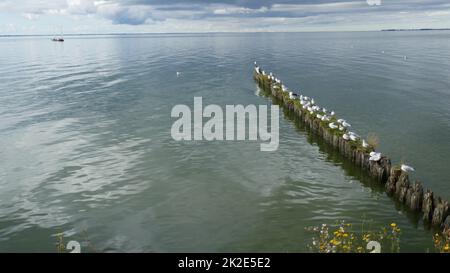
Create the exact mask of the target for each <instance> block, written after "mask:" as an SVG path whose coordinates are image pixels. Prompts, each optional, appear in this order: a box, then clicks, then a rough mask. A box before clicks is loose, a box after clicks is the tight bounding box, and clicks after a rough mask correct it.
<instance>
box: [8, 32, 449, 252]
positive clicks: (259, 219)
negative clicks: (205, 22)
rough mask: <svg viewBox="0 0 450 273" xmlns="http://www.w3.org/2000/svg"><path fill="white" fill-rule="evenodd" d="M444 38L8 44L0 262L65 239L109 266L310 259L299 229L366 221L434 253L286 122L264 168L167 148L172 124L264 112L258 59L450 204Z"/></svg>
mask: <svg viewBox="0 0 450 273" xmlns="http://www.w3.org/2000/svg"><path fill="white" fill-rule="evenodd" d="M449 35H450V34H449V32H445V31H441V32H422V33H398V32H397V33H321V34H314V33H308V34H289V35H288V34H220V35H219V34H215V35H212V34H209V35H148V36H137V37H133V36H130V37H119V36H115V37H73V38H71V39H68V40H67V42H66V43H64V44H56V43H50V42H49V41H48V39H46V38H38V37H36V38H3V39H0V50H1V51H2V52H4V54H2V55H1V56H0V62H1V63H2V65H1V66H0V147H1V149H0V162H1V163H0V251H56V246H55V244H56V241H57V238H56V234H57V233H58V232H64V234H65V237H66V238H67V239H74V240H79V241H86V240H89V241H90V242H91V244H92V245H93V246H95V249H97V250H99V251H281V252H284V251H305V245H306V244H307V243H310V238H311V234H309V233H307V232H306V231H305V227H308V226H312V225H319V224H322V223H334V222H335V221H337V220H347V221H351V222H355V223H360V222H361V221H362V220H363V219H368V220H371V221H373V223H374V226H377V225H386V224H387V223H390V222H397V223H398V224H399V225H400V226H401V227H402V230H403V234H402V250H403V251H425V250H426V249H427V248H430V247H432V244H431V237H430V236H431V235H430V232H428V231H424V230H423V227H422V225H421V224H420V223H418V222H417V219H416V218H415V217H416V216H414V215H408V214H407V213H405V212H404V211H403V209H402V208H401V206H398V205H397V204H395V203H394V202H393V201H392V200H391V199H390V198H389V197H387V196H386V195H385V194H384V192H383V189H382V188H380V186H379V185H377V184H376V182H374V181H372V180H371V179H370V178H368V177H367V176H365V175H364V173H362V172H361V171H359V170H357V169H355V168H353V167H352V166H351V164H350V163H349V162H347V161H346V160H345V159H343V158H342V157H341V156H340V155H339V154H337V153H336V152H335V151H333V150H332V149H331V148H330V147H328V146H327V145H325V144H324V143H322V142H321V140H320V139H317V138H316V137H315V136H314V135H312V134H310V133H309V132H308V131H307V130H305V128H303V127H302V126H301V124H299V123H298V122H297V121H296V120H295V119H294V118H293V117H292V116H289V115H284V118H282V119H281V120H280V132H281V135H280V147H279V149H278V151H277V152H272V153H267V152H260V149H259V143H255V142H207V141H199V142H176V141H173V140H172V139H171V137H170V127H171V124H172V122H173V120H172V119H171V118H170V110H171V108H172V107H173V106H174V105H176V104H187V105H192V102H193V97H194V96H202V97H203V102H204V104H212V103H214V104H219V105H221V106H224V105H226V104H244V105H246V104H270V103H271V100H270V99H268V98H265V97H263V96H255V94H256V95H260V94H259V92H258V89H257V88H256V87H255V84H254V82H253V81H252V78H251V72H252V71H251V69H252V67H251V66H252V64H253V61H254V60H258V61H259V62H260V63H262V64H263V65H264V67H265V68H267V69H270V70H272V71H274V72H276V73H277V74H278V75H279V76H280V77H281V78H282V79H283V80H284V81H285V83H286V84H287V85H288V86H289V87H292V88H294V89H301V91H302V93H304V94H306V95H309V96H313V97H314V98H315V99H316V100H317V101H318V102H319V103H320V104H322V105H323V106H326V107H327V108H332V107H333V110H335V111H336V112H337V113H338V114H339V115H340V116H343V117H344V118H346V119H347V120H349V121H351V123H352V125H353V127H354V129H355V130H356V131H358V132H359V133H360V134H362V135H367V134H368V133H370V132H374V133H377V135H378V136H379V137H380V140H381V146H380V149H381V150H382V151H383V152H386V153H387V154H388V155H390V156H391V157H392V158H393V159H394V160H400V159H402V158H404V159H408V161H409V162H410V163H411V164H412V165H413V166H415V167H416V169H417V174H415V176H416V177H417V178H419V179H422V180H423V182H424V184H425V185H426V186H429V187H431V188H433V189H434V190H435V191H436V192H439V193H441V194H442V195H443V196H446V197H449V196H450V191H449V190H448V187H447V182H446V181H448V174H449V173H448V170H447V167H448V163H447V162H448V161H447V159H446V155H447V154H448V153H449V152H450V146H449V144H448V139H449V137H450V122H449V120H450V110H449V109H450V107H448V105H450V92H449V90H450V79H449V75H450V73H449V72H450V63H449V61H448V60H450V58H448V57H449V52H450V48H449V47H450V44H449V43H448V38H449ZM255 45H257V46H255ZM405 55H406V56H408V58H407V59H406V60H405V59H404V58H403V56H405ZM177 71H180V72H181V74H180V75H179V77H177V75H176V72H177ZM82 247H86V245H85V244H84V245H82Z"/></svg>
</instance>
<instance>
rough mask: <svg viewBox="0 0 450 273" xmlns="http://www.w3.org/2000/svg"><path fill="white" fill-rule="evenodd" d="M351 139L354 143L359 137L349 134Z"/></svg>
mask: <svg viewBox="0 0 450 273" xmlns="http://www.w3.org/2000/svg"><path fill="white" fill-rule="evenodd" d="M349 137H350V139H351V140H352V141H356V140H357V139H358V138H359V136H358V135H357V134H355V133H353V132H350V133H349Z"/></svg>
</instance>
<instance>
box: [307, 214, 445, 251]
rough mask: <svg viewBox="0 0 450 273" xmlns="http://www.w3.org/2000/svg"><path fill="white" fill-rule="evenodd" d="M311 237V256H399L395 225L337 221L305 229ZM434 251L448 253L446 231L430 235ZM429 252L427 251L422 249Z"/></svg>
mask: <svg viewBox="0 0 450 273" xmlns="http://www.w3.org/2000/svg"><path fill="white" fill-rule="evenodd" d="M306 230H307V231H308V232H311V233H312V234H313V237H312V239H311V244H308V245H307V249H308V251H310V252H313V253H400V252H401V249H400V239H401V235H402V232H401V229H400V227H399V226H398V225H397V224H396V223H391V224H389V225H388V226H384V227H381V228H376V229H372V227H371V225H370V223H365V222H364V221H363V222H362V224H361V225H358V226H357V225H354V224H352V223H346V222H345V221H340V222H337V223H336V224H335V225H328V224H322V225H321V226H316V227H309V228H306ZM432 240H433V246H434V252H436V253H450V229H449V230H447V231H446V232H441V233H435V234H434V235H433V238H432ZM424 251H426V252H430V250H429V249H426V250H425V249H424Z"/></svg>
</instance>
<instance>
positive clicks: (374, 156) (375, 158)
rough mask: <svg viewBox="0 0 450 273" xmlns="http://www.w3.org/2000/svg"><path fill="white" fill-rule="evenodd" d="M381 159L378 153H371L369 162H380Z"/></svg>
mask: <svg viewBox="0 0 450 273" xmlns="http://www.w3.org/2000/svg"><path fill="white" fill-rule="evenodd" d="M380 159H381V153H377V152H371V153H370V157H369V161H380Z"/></svg>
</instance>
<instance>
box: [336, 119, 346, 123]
mask: <svg viewBox="0 0 450 273" xmlns="http://www.w3.org/2000/svg"><path fill="white" fill-rule="evenodd" d="M344 121H345V120H344V119H341V118H340V119H338V120H337V122H338V123H341V124H342V123H343V122H344Z"/></svg>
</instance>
